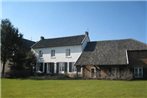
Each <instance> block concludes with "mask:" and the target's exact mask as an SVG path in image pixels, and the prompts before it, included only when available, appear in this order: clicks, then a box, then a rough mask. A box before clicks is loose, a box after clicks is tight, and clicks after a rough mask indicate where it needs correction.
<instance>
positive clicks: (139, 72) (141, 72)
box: [134, 67, 143, 78]
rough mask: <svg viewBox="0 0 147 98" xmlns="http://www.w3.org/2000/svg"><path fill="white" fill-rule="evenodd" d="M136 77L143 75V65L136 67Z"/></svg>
mask: <svg viewBox="0 0 147 98" xmlns="http://www.w3.org/2000/svg"><path fill="white" fill-rule="evenodd" d="M134 77H136V78H141V77H143V68H142V67H135V68H134Z"/></svg>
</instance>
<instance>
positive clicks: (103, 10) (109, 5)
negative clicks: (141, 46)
mask: <svg viewBox="0 0 147 98" xmlns="http://www.w3.org/2000/svg"><path fill="white" fill-rule="evenodd" d="M2 18H3V19H5V18H8V19H10V21H11V22H12V24H13V25H14V26H15V27H17V28H18V29H19V31H20V32H21V33H22V34H23V35H24V38H27V39H32V40H34V41H38V40H39V39H40V36H44V37H45V38H53V37H62V36H71V35H79V34H84V32H85V31H88V32H89V34H90V39H91V40H92V41H93V40H94V41H95V40H96V41H98V40H113V39H124V38H133V39H136V40H139V41H142V42H145V43H147V19H146V18H147V3H146V2H143V1H142V2H139V1H137V2H135V1H133V2H131V1H126V2H122V1H119V2H116V1H111V2H108V1H105V2H102V1H95V2H90V1H89V2H82V1H81V2H47V1H44V2H18V1H16V2H3V3H2Z"/></svg>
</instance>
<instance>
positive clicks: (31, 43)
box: [22, 39, 35, 48]
mask: <svg viewBox="0 0 147 98" xmlns="http://www.w3.org/2000/svg"><path fill="white" fill-rule="evenodd" d="M22 41H23V44H24V45H25V46H26V47H28V48H31V46H32V45H33V44H35V42H34V41H31V40H28V39H23V40H22Z"/></svg>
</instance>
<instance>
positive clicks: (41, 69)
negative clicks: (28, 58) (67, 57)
mask: <svg viewBox="0 0 147 98" xmlns="http://www.w3.org/2000/svg"><path fill="white" fill-rule="evenodd" d="M37 71H40V72H43V63H38V64H37Z"/></svg>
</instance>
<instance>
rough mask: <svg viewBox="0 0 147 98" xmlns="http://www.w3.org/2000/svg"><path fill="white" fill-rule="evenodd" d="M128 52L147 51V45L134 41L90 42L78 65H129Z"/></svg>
mask: <svg viewBox="0 0 147 98" xmlns="http://www.w3.org/2000/svg"><path fill="white" fill-rule="evenodd" d="M127 50H147V45H146V44H144V43H142V42H139V41H136V40H133V39H124V40H110V41H97V42H89V43H88V44H87V46H86V48H85V49H84V51H83V53H82V54H81V56H80V57H79V59H78V61H77V62H76V65H123V64H127Z"/></svg>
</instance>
